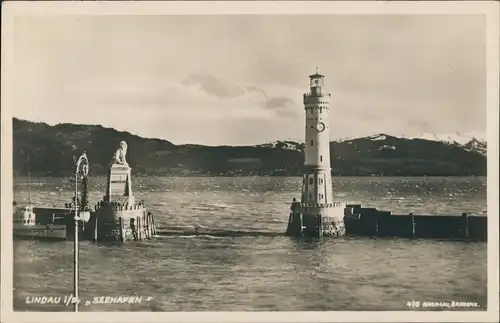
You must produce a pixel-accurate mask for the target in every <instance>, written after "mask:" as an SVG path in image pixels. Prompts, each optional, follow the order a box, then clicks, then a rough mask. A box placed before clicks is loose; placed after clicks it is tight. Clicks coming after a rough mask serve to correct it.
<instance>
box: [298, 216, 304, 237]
mask: <svg viewBox="0 0 500 323" xmlns="http://www.w3.org/2000/svg"><path fill="white" fill-rule="evenodd" d="M299 232H300V235H301V236H304V215H303V213H302V212H300V231H299Z"/></svg>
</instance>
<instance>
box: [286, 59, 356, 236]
mask: <svg viewBox="0 0 500 323" xmlns="http://www.w3.org/2000/svg"><path fill="white" fill-rule="evenodd" d="M324 83H325V76H323V75H321V74H319V71H318V68H316V73H315V74H312V75H310V76H309V87H310V91H309V92H308V93H304V108H305V127H306V129H305V148H304V154H305V160H304V168H303V178H302V195H301V199H300V202H296V201H295V199H294V202H293V203H292V206H291V212H290V219H289V223H288V228H287V235H292V236H314V237H323V236H330V237H331V236H343V235H344V234H345V227H344V210H345V207H346V203H345V202H340V201H335V200H334V199H333V186H332V177H331V164H330V135H329V133H330V126H329V115H330V109H329V103H330V99H331V94H330V93H325V92H324Z"/></svg>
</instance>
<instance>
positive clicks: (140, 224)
mask: <svg viewBox="0 0 500 323" xmlns="http://www.w3.org/2000/svg"><path fill="white" fill-rule="evenodd" d="M141 222H142V221H141V217H140V216H138V217H137V237H138V239H137V240H139V241H142V223H141Z"/></svg>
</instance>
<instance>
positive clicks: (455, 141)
mask: <svg viewBox="0 0 500 323" xmlns="http://www.w3.org/2000/svg"><path fill="white" fill-rule="evenodd" d="M405 139H406V140H413V139H423V140H428V141H433V142H440V143H443V144H445V145H450V146H457V147H460V148H462V149H464V150H466V151H469V152H476V153H479V154H481V155H483V156H486V152H487V144H486V141H483V140H480V139H478V138H476V137H474V136H473V137H469V136H466V135H462V134H459V133H456V134H454V135H451V134H441V135H437V134H422V135H421V136H404V135H403V136H401V137H398V136H392V135H388V134H384V133H378V134H374V135H371V136H366V137H360V138H351V137H344V138H339V139H337V140H333V141H332V142H333V143H335V144H341V143H347V144H349V145H351V144H353V143H358V142H359V141H363V140H364V141H372V142H379V143H380V146H379V147H378V148H377V149H376V150H378V151H395V150H396V149H397V141H398V140H405ZM257 147H263V148H277V149H284V150H292V151H303V149H304V143H303V142H297V141H291V140H285V141H274V142H271V143H266V144H261V145H257Z"/></svg>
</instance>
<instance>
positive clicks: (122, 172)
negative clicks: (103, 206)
mask: <svg viewBox="0 0 500 323" xmlns="http://www.w3.org/2000/svg"><path fill="white" fill-rule="evenodd" d="M131 172H132V168H130V167H129V166H127V165H112V166H111V167H110V169H109V174H108V186H107V189H106V195H105V197H104V201H106V202H110V201H113V200H116V201H120V202H121V201H126V202H128V204H134V203H135V198H134V194H133V193H132V176H131ZM124 197H126V198H124Z"/></svg>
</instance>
